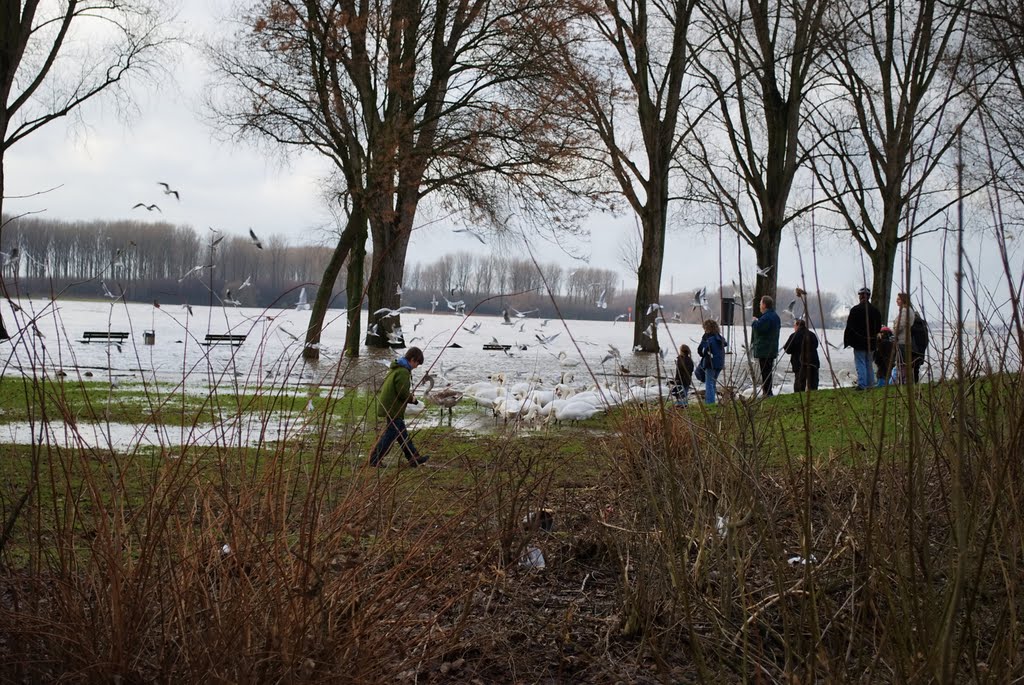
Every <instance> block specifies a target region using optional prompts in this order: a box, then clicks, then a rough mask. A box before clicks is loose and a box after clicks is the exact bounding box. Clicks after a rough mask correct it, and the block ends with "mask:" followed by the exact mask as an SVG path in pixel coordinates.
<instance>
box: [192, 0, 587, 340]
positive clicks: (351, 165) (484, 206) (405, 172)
mask: <svg viewBox="0 0 1024 685" xmlns="http://www.w3.org/2000/svg"><path fill="white" fill-rule="evenodd" d="M250 7H251V8H252V11H251V12H250V14H249V15H248V16H246V17H245V18H244V19H243V21H242V27H241V28H240V30H239V31H238V32H237V33H236V35H235V37H234V39H233V40H232V41H230V43H229V44H227V45H224V46H221V47H220V48H218V49H217V50H215V51H214V53H213V54H214V61H215V63H216V65H217V69H218V71H219V73H220V74H221V76H222V83H223V84H224V85H227V86H228V88H226V89H223V90H221V91H220V95H222V97H221V98H220V99H218V100H217V101H215V102H213V103H212V104H213V105H214V110H215V111H216V112H217V113H218V114H219V120H220V122H221V123H222V124H223V125H225V126H227V127H229V128H230V129H232V130H234V131H236V132H238V133H240V134H243V135H255V136H258V137H259V138H261V139H264V140H271V141H274V142H276V143H280V144H282V145H285V146H301V147H306V148H312V149H315V150H317V151H318V152H320V153H322V154H324V155H325V156H327V157H328V158H329V159H331V160H332V161H333V162H334V164H335V166H336V168H337V170H338V177H339V179H341V182H342V183H343V187H341V188H340V189H339V194H341V195H343V196H344V197H345V198H346V202H347V206H348V207H349V212H348V217H349V220H348V226H347V227H346V229H345V232H343V234H342V239H341V240H340V241H339V245H338V249H339V251H341V250H343V249H352V250H354V251H358V250H359V249H362V246H363V245H364V244H365V240H366V235H367V233H368V234H369V236H370V237H371V238H372V241H373V261H372V264H373V266H372V269H371V275H370V278H369V285H368V292H367V296H368V300H369V307H370V311H371V312H372V311H375V310H377V309H379V308H383V307H389V308H395V307H397V306H398V304H399V296H398V294H397V287H398V285H399V284H400V283H401V281H402V273H403V270H404V267H405V261H406V252H407V250H408V244H409V238H410V234H411V230H412V228H413V226H414V223H415V220H416V212H417V209H418V206H419V203H420V201H421V199H422V198H423V197H424V196H426V195H427V194H430V193H437V194H438V195H439V196H441V204H443V205H444V206H445V208H446V209H448V210H450V211H453V212H456V213H462V214H463V215H464V216H468V217H478V218H479V217H489V218H491V219H492V220H494V221H496V222H497V221H499V220H500V221H505V220H506V219H507V218H508V215H509V213H510V211H512V209H510V208H514V207H515V206H516V204H515V203H516V201H518V202H519V210H518V211H526V212H527V213H529V212H531V211H532V212H542V211H543V210H545V209H553V208H554V207H560V208H563V209H564V208H567V207H569V208H571V207H572V206H573V203H574V202H575V200H574V199H573V198H572V197H571V196H569V195H566V194H565V193H563V192H562V190H563V189H564V187H565V186H564V181H565V180H566V179H567V178H569V179H571V177H572V176H573V172H572V169H573V168H574V167H575V166H576V164H577V163H576V159H575V157H574V155H572V149H573V147H574V141H575V140H576V136H575V135H574V132H573V131H571V130H566V129H565V128H557V127H554V126H551V125H550V123H549V117H548V116H547V115H548V113H549V112H550V111H553V110H559V109H560V108H561V107H562V99H563V98H564V97H565V93H564V91H563V90H561V89H559V88H556V87H554V85H552V83H551V81H552V64H551V60H550V59H546V58H545V55H546V52H547V51H548V49H549V48H548V45H547V44H546V42H545V41H546V40H549V39H547V38H545V37H546V36H549V35H552V29H551V27H550V24H551V23H552V22H554V23H557V21H558V17H559V16H561V15H562V12H561V3H558V2H554V1H553V0H471V1H469V2H462V3H457V4H450V3H447V2H437V1H424V2H416V1H414V0H390V1H385V2H379V3H361V4H357V3H355V2H353V1H352V0H305V1H301V0H257V1H256V2H253V3H250ZM576 187H580V184H576ZM564 214H565V213H564V212H563V215H564ZM336 262H340V260H336ZM332 263H334V262H332ZM348 263H349V264H350V265H357V266H358V265H361V263H362V261H361V260H360V259H358V258H354V259H351V260H349V262H348ZM350 276H351V274H350ZM331 278H333V276H332V275H331V274H329V273H325V277H324V281H327V280H329V279H331ZM360 280H361V279H360ZM352 281H353V279H352V278H350V283H349V290H350V292H351V286H352V285H353V283H352ZM325 291H328V292H329V287H326V288H325V286H324V285H323V284H322V285H321V288H320V291H319V292H318V299H319V297H320V296H321V294H322V293H324V292H325ZM350 316H358V311H356V312H352V311H351V308H350ZM370 323H371V324H376V325H377V327H378V330H380V331H382V332H383V333H385V334H386V333H388V332H390V331H391V330H392V329H393V328H394V327H397V326H399V325H400V320H399V317H388V318H386V319H381V318H379V317H377V316H375V315H371V318H370ZM350 328H351V326H350ZM314 337H316V339H319V331H318V330H316V331H314V330H313V327H312V325H311V327H310V330H309V331H307V341H311V340H312V339H313V338H314ZM366 344H367V345H374V346H381V345H385V344H387V336H386V335H382V336H373V337H369V336H368V337H367V339H366ZM312 349H313V347H312V346H311V345H307V350H312ZM347 351H348V352H349V353H350V354H351V353H354V352H355V350H353V349H351V348H349V349H348V350H347Z"/></svg>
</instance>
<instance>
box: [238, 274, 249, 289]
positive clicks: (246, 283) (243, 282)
mask: <svg viewBox="0 0 1024 685" xmlns="http://www.w3.org/2000/svg"><path fill="white" fill-rule="evenodd" d="M250 285H252V276H246V277H245V280H244V281H242V285H240V286H238V289H239V290H241V289H242V288H248V287H249V286H250Z"/></svg>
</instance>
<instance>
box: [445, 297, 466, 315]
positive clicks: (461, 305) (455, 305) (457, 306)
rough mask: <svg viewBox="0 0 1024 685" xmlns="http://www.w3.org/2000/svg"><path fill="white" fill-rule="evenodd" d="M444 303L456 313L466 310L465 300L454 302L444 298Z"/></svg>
mask: <svg viewBox="0 0 1024 685" xmlns="http://www.w3.org/2000/svg"><path fill="white" fill-rule="evenodd" d="M444 301H445V302H447V303H448V309H450V310H452V311H453V312H456V313H457V312H459V311H460V310H463V309H465V308H466V302H465V300H456V301H455V302H452V301H451V300H449V299H448V298H447V297H446V298H444Z"/></svg>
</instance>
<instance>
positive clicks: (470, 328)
mask: <svg viewBox="0 0 1024 685" xmlns="http://www.w3.org/2000/svg"><path fill="white" fill-rule="evenodd" d="M462 330H464V331H468V332H469V333H472V334H473V335H476V332H477V331H479V330H480V322H479V321H477V322H476V323H475V324H473V325H472V326H468V327H467V326H463V327H462Z"/></svg>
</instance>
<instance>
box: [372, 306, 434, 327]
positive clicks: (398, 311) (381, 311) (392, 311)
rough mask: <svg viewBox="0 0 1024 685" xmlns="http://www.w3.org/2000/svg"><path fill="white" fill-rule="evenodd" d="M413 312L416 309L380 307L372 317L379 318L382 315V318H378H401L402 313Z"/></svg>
mask: <svg viewBox="0 0 1024 685" xmlns="http://www.w3.org/2000/svg"><path fill="white" fill-rule="evenodd" d="M414 311H416V307H399V308H398V309H388V308H387V307H381V308H380V309H378V310H377V311H375V312H374V313H373V315H374V316H380V315H382V314H383V316H381V317H380V318H382V319H387V318H389V317H392V316H401V315H402V312H414ZM422 320H423V319H420V321H422ZM417 325H418V324H417ZM413 330H415V329H413Z"/></svg>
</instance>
